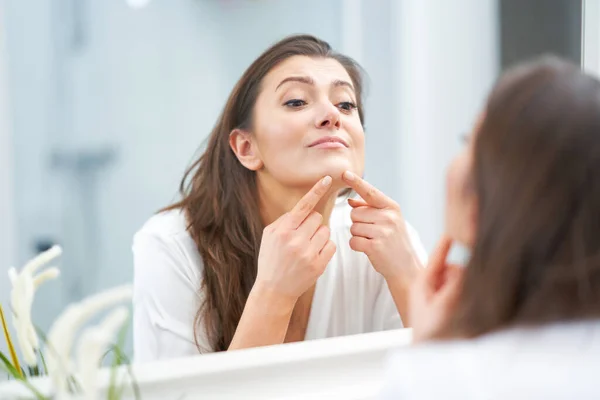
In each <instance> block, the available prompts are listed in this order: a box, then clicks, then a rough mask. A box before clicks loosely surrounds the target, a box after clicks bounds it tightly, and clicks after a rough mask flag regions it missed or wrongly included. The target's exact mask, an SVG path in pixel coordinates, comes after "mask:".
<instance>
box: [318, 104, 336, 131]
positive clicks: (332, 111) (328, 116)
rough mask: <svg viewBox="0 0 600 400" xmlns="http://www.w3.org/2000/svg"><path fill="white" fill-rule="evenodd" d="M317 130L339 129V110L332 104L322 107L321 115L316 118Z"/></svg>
mask: <svg viewBox="0 0 600 400" xmlns="http://www.w3.org/2000/svg"><path fill="white" fill-rule="evenodd" d="M316 122H317V123H316V126H317V128H329V129H332V128H335V129H340V128H341V126H342V122H341V120H340V110H338V108H337V107H336V106H334V105H333V104H328V105H327V106H325V107H323V111H322V114H321V115H320V116H319V118H317V121H316Z"/></svg>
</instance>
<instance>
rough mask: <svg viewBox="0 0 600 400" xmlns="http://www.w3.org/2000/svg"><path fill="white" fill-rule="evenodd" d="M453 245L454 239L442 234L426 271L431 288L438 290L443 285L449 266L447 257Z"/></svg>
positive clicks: (426, 279)
mask: <svg viewBox="0 0 600 400" xmlns="http://www.w3.org/2000/svg"><path fill="white" fill-rule="evenodd" d="M451 247H452V239H450V238H449V237H448V236H446V235H444V236H442V238H441V239H440V241H439V242H438V245H437V246H436V248H435V250H434V251H433V254H432V255H431V257H430V259H429V263H428V264H427V268H425V271H424V273H425V281H426V282H427V285H428V286H429V290H433V291H437V290H438V289H439V288H440V287H441V286H442V285H443V282H444V279H445V278H444V275H445V273H446V269H447V267H448V265H447V263H446V259H447V258H448V253H449V252H450V248H451Z"/></svg>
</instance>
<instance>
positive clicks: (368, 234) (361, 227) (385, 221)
mask: <svg viewBox="0 0 600 400" xmlns="http://www.w3.org/2000/svg"><path fill="white" fill-rule="evenodd" d="M343 179H344V181H345V182H346V184H348V185H349V186H350V187H351V188H352V189H354V191H356V193H358V194H359V195H360V197H362V200H355V199H349V200H348V203H349V204H350V206H351V207H352V208H353V210H352V213H351V218H352V227H351V228H350V233H351V234H352V238H351V239H350V247H351V248H352V249H353V250H355V251H360V252H363V253H365V254H366V255H367V256H368V257H369V260H370V261H371V264H373V267H374V268H375V270H377V271H378V272H379V273H380V274H381V275H383V276H384V278H385V279H386V280H387V281H390V279H393V280H395V281H397V280H398V279H400V280H401V281H403V282H406V283H409V282H410V281H412V278H413V277H414V275H415V273H416V270H417V269H419V267H420V266H421V265H420V262H419V260H418V257H417V256H416V254H415V251H414V249H413V247H412V244H411V242H410V237H409V236H408V232H407V230H406V223H405V221H404V218H403V217H402V213H401V212H400V206H399V205H398V203H396V202H395V201H393V200H392V199H390V198H389V197H387V196H386V195H384V194H383V193H382V192H380V191H379V190H377V189H376V188H375V187H373V186H372V185H371V184H369V183H368V182H366V181H365V180H363V179H362V178H360V177H358V176H356V175H355V174H353V173H351V172H349V171H346V172H345V173H344V175H343Z"/></svg>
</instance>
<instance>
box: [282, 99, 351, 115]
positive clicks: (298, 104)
mask: <svg viewBox="0 0 600 400" xmlns="http://www.w3.org/2000/svg"><path fill="white" fill-rule="evenodd" d="M307 104H308V103H307V102H306V101H304V100H300V99H292V100H288V101H286V102H285V103H283V105H284V106H286V107H289V108H292V109H298V108H302V107H304V106H306V105H307ZM336 107H337V108H339V109H341V110H342V111H344V112H347V113H348V112H352V111H354V110H356V109H357V108H358V106H357V105H356V104H355V103H353V102H351V101H342V102H340V103H338V104H336Z"/></svg>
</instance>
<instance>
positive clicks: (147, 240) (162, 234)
mask: <svg viewBox="0 0 600 400" xmlns="http://www.w3.org/2000/svg"><path fill="white" fill-rule="evenodd" d="M132 249H133V253H134V260H135V261H136V263H135V264H136V267H139V266H143V269H145V270H148V269H150V268H151V267H152V266H155V268H158V267H160V269H166V268H167V267H168V269H169V270H173V269H176V270H178V271H179V272H180V273H183V274H184V275H186V276H188V277H190V278H192V279H193V281H196V280H197V279H198V278H199V276H200V272H201V270H202V258H201V257H200V254H199V253H198V249H197V247H196V244H195V242H194V240H193V239H192V236H191V235H190V233H189V231H188V229H187V220H186V216H185V213H184V212H182V211H181V210H179V209H175V210H169V211H162V212H160V213H157V214H155V215H153V216H152V217H150V218H149V219H148V220H147V221H146V222H145V223H144V224H143V225H142V227H141V228H140V229H139V230H138V231H137V232H136V233H135V235H134V237H133V246H132ZM140 260H143V262H140Z"/></svg>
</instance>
